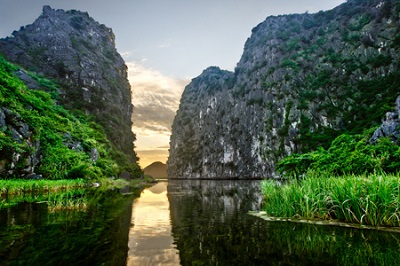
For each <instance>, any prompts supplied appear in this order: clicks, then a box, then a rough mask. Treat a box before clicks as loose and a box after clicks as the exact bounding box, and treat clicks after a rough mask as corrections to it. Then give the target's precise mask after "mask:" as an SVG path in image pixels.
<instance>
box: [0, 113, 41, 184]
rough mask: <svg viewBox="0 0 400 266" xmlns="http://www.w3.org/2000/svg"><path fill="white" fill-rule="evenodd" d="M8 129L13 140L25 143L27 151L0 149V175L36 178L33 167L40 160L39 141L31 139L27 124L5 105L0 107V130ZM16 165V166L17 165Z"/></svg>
mask: <svg viewBox="0 0 400 266" xmlns="http://www.w3.org/2000/svg"><path fill="white" fill-rule="evenodd" d="M7 130H8V131H9V132H10V133H11V134H10V135H11V137H12V139H13V140H14V141H16V142H17V143H19V144H26V146H27V147H28V149H29V151H25V152H23V153H18V152H17V151H13V152H12V154H6V153H7V152H6V151H5V150H6V149H2V153H1V155H0V176H7V175H14V174H17V175H18V176H20V177H25V178H38V177H39V176H38V175H36V174H35V167H36V166H37V165H38V164H39V162H40V160H41V154H40V141H39V140H35V141H32V139H31V136H32V131H31V129H30V127H29V125H28V124H27V123H26V122H24V121H23V120H22V118H21V116H20V115H19V114H17V113H15V112H13V111H11V110H9V109H7V108H5V107H1V108H0V132H3V133H4V132H5V131H7ZM17 165H18V166H17Z"/></svg>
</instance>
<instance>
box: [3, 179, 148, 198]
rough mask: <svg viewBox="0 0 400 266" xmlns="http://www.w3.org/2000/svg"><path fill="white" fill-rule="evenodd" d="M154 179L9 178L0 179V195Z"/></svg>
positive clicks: (138, 184)
mask: <svg viewBox="0 0 400 266" xmlns="http://www.w3.org/2000/svg"><path fill="white" fill-rule="evenodd" d="M153 182H154V179H151V178H148V177H145V178H144V179H133V180H125V179H109V178H103V179H99V180H94V181H89V180H85V179H71V180H70V179H62V180H45V179H40V180H25V179H10V180H0V196H9V195H21V194H26V193H46V192H57V191H64V190H74V189H79V188H87V187H101V188H105V189H112V188H123V187H138V188H139V187H142V188H144V187H145V186H146V185H148V184H150V183H153Z"/></svg>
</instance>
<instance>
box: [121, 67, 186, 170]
mask: <svg viewBox="0 0 400 266" xmlns="http://www.w3.org/2000/svg"><path fill="white" fill-rule="evenodd" d="M127 66H128V78H129V81H130V84H131V86H132V94H133V97H132V103H133V105H134V107H135V109H134V112H133V118H132V120H133V128H132V130H133V132H134V133H135V134H136V139H137V140H136V142H135V146H136V153H137V155H138V157H139V158H140V160H139V164H140V166H141V167H142V168H144V167H146V166H147V165H149V164H151V163H153V162H155V161H160V162H163V163H165V162H166V161H167V158H168V149H169V139H170V135H171V125H172V122H173V120H174V116H175V113H176V110H178V106H179V100H180V97H181V94H182V91H183V89H184V87H185V86H186V85H187V84H188V83H189V79H174V78H171V77H167V76H165V75H163V74H161V73H160V72H158V71H156V70H153V69H149V68H145V67H143V66H142V65H140V64H136V63H132V62H130V63H127Z"/></svg>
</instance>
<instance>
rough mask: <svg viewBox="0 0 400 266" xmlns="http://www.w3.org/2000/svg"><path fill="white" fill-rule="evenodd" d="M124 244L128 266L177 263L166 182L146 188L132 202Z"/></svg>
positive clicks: (177, 257)
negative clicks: (126, 239) (126, 244)
mask: <svg viewBox="0 0 400 266" xmlns="http://www.w3.org/2000/svg"><path fill="white" fill-rule="evenodd" d="M128 246H129V251H128V265H141V266H142V265H179V255H178V251H177V249H176V247H175V245H174V240H173V237H172V235H171V224H170V212H169V202H168V199H167V183H166V182H159V183H158V184H156V185H154V186H153V187H151V188H150V189H146V190H145V191H144V192H143V193H142V195H141V196H140V198H138V199H137V200H136V201H135V202H134V204H133V207H132V220H131V228H130V231H129V243H128Z"/></svg>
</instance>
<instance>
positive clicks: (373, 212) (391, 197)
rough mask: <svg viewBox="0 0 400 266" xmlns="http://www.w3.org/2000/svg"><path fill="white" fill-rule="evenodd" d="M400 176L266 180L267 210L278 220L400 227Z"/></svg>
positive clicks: (320, 175)
mask: <svg viewBox="0 0 400 266" xmlns="http://www.w3.org/2000/svg"><path fill="white" fill-rule="evenodd" d="M399 178H400V177H399V176H398V175H379V174H372V175H361V176H354V175H353V176H345V177H343V178H337V177H334V176H333V175H332V174H327V172H324V173H321V172H312V173H310V174H309V176H308V177H307V178H306V179H304V180H300V181H296V180H294V181H292V182H289V183H287V184H283V185H280V184H277V183H276V182H273V181H264V182H263V184H262V190H263V194H264V195H265V202H264V209H265V210H266V212H267V214H268V215H270V216H275V217H289V218H292V217H294V218H306V219H334V220H339V221H342V222H351V223H356V224H362V225H372V226H400V211H399V207H400V197H399V191H400V186H399V182H398V180H399Z"/></svg>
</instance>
